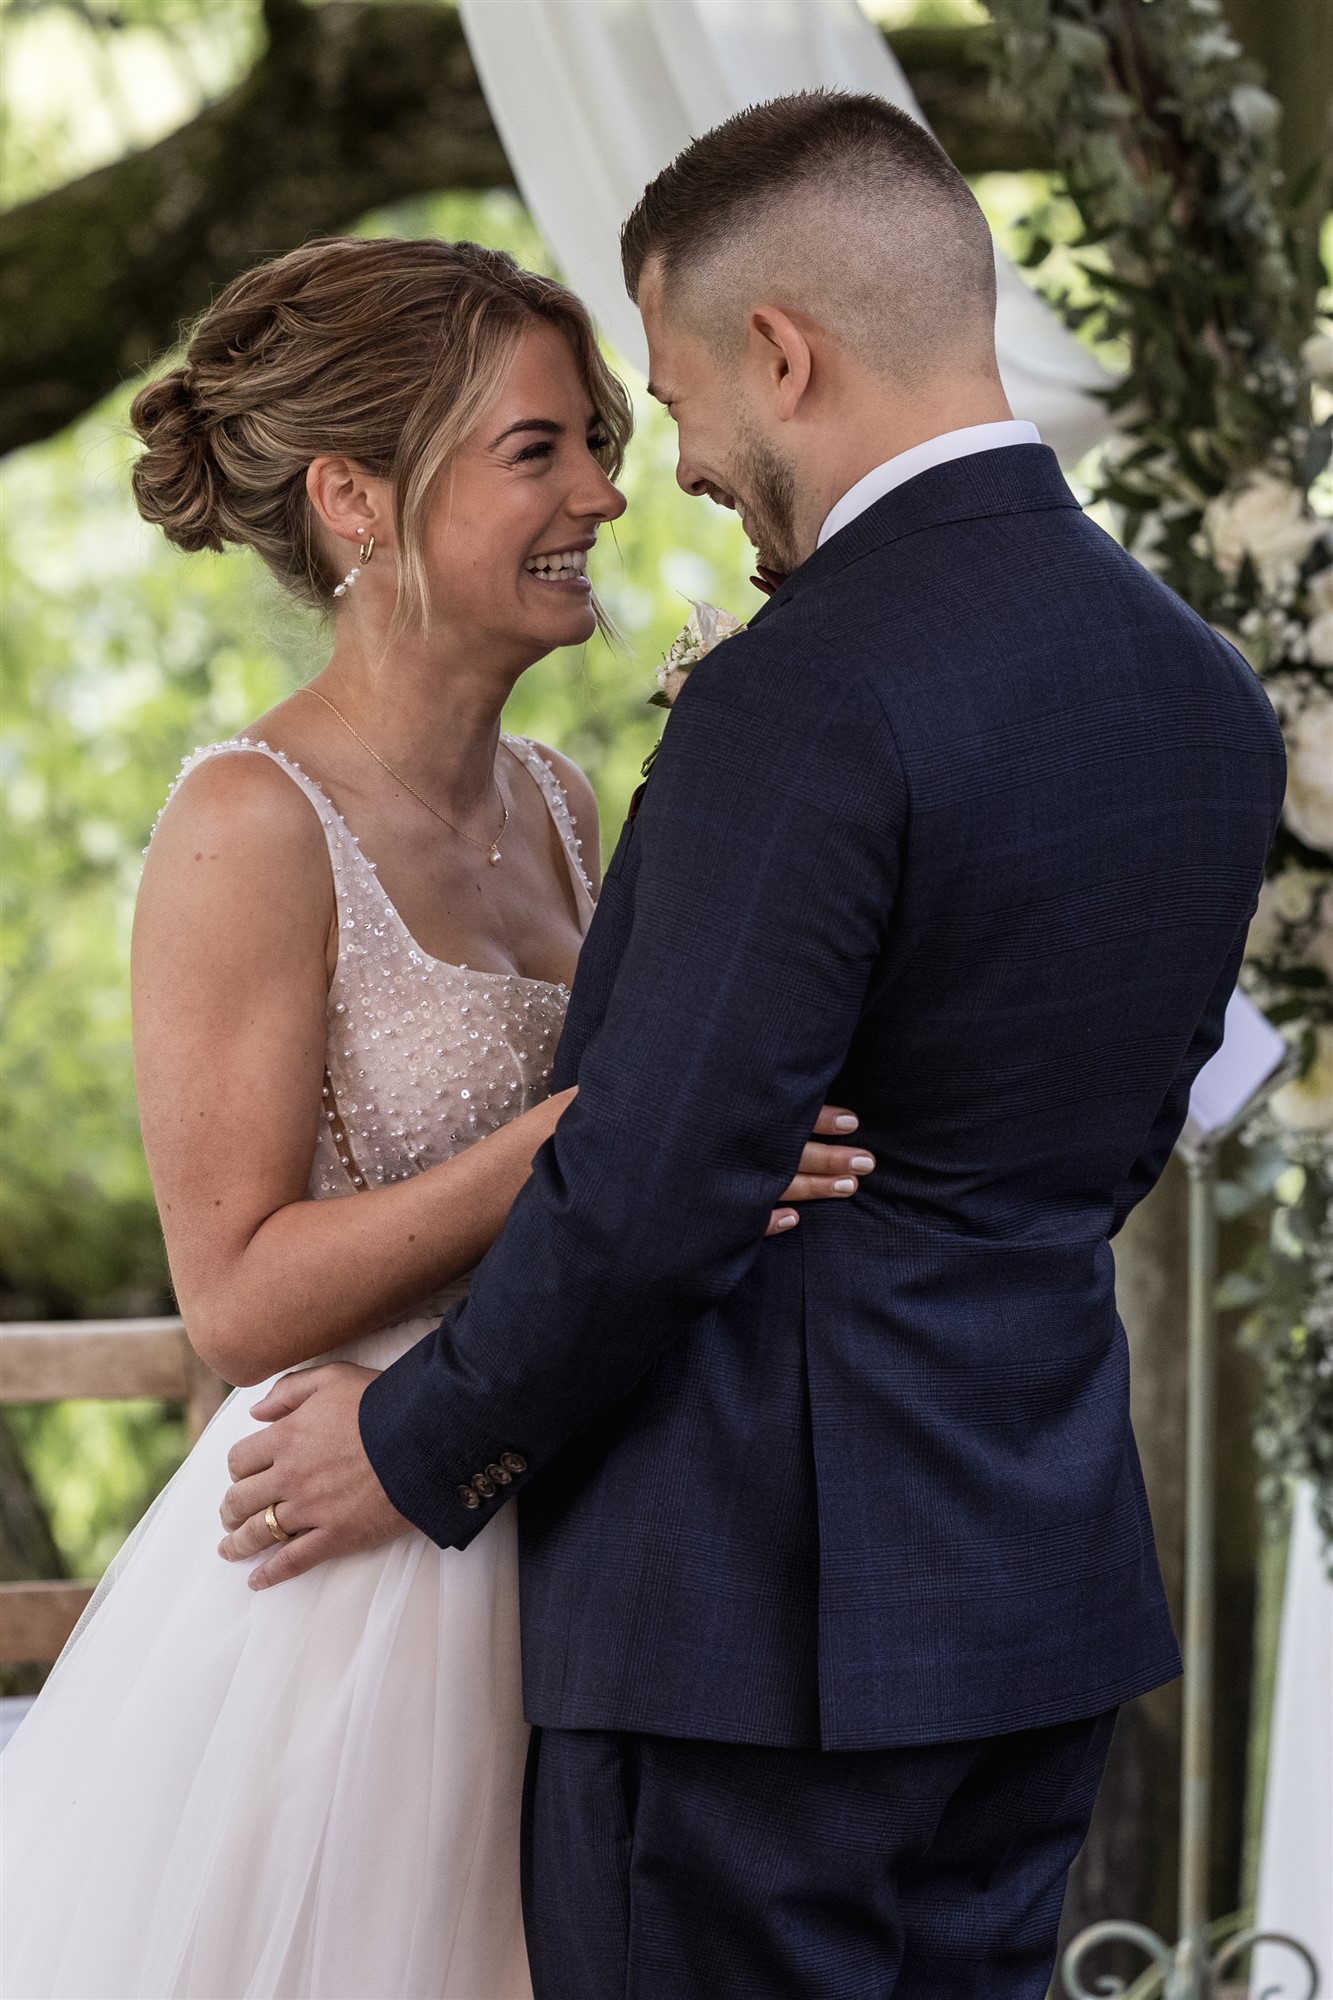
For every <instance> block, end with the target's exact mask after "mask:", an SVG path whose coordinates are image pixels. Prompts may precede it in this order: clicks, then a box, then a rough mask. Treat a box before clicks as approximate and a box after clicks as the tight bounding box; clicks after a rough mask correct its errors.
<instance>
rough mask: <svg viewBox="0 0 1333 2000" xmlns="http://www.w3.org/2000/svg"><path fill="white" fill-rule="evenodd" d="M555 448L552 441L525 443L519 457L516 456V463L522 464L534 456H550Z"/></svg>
mask: <svg viewBox="0 0 1333 2000" xmlns="http://www.w3.org/2000/svg"><path fill="white" fill-rule="evenodd" d="M554 450H555V446H554V445H553V444H550V443H546V444H529V445H525V446H524V447H523V450H522V451H521V452H519V454H518V456H517V458H515V460H514V464H515V465H522V464H524V463H525V461H527V460H529V459H534V458H550V456H551V454H552V453H553V452H554Z"/></svg>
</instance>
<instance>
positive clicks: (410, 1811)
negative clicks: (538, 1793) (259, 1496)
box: [0, 1317, 531, 2000]
mask: <svg viewBox="0 0 1333 2000" xmlns="http://www.w3.org/2000/svg"><path fill="white" fill-rule="evenodd" d="M432 1324H434V1319H433V1317H432V1318H430V1319H423V1320H421V1321H417V1322H413V1323H411V1324H410V1325H408V1326H404V1327H400V1328H395V1329H393V1331H392V1333H391V1334H385V1335H377V1336H375V1337H374V1338H373V1339H372V1340H369V1341H365V1342H362V1343H359V1344H358V1346H357V1347H356V1348H355V1349H349V1350H346V1357H347V1358H348V1359H353V1358H355V1359H357V1360H364V1361H365V1362H366V1363H367V1364H368V1365H371V1366H383V1365H384V1364H385V1363H386V1362H387V1361H388V1360H390V1359H392V1358H393V1356H394V1354H396V1353H398V1352H401V1351H402V1350H403V1349H404V1348H405V1347H406V1346H408V1345H409V1344H410V1342H411V1341H412V1340H413V1339H415V1338H417V1337H419V1335H420V1334H422V1333H424V1332H425V1331H427V1330H428V1328H429V1326H430V1325H432ZM261 1393H262V1390H257V1389H247V1390H241V1391H238V1392H237V1393H236V1395H234V1396H233V1397H232V1398H231V1399H230V1400H229V1402H228V1403H227V1404H226V1405H225V1406H224V1407H223V1409H222V1410H221V1411H220V1412H219V1413H218V1415H217V1417H216V1418H215V1419H214V1420H213V1422H212V1424H211V1425H210V1426H209V1428H208V1430H207V1431H206V1432H205V1433H204V1435H203V1437H202V1438H201V1439H200V1440H199V1442H198V1444H197V1445H196V1446H195V1448H194V1450H193V1451H192V1452H191V1454H190V1457H189V1458H188V1460H187V1461H186V1463H185V1464H184V1466H182V1468H181V1470H180V1471H179V1472H178V1473H177V1475H176V1477H175V1478H174V1479H173V1481H172V1482H171V1484H170V1485H169V1486H168V1487H167V1488H166V1490H165V1492H163V1493H162V1495H161V1496H160V1497H159V1499H158V1500H157V1501H156V1503H155V1504H154V1506H153V1507H152V1508H151V1510H150V1511H149V1513H148V1514H147V1515H146V1516H145V1518H144V1520H143V1521H142V1522H141V1523H140V1525H139V1527H138V1528H137V1530H136V1531H135V1533H134V1535H133V1536H132V1537H131V1539H130V1541H129V1542H128V1543H127V1544H126V1546H125V1548H124V1549H123V1550H122V1552H121V1554H120V1556H119V1557H118V1558H117V1560H116V1562H115V1564H114V1565H113V1567H112V1570H111V1571H110V1572H109V1573H108V1576H107V1578H106V1579H105V1580H104V1581H103V1584H102V1585H101V1587H100V1588H99V1591H98V1593H97V1595H96V1597H95V1598H94V1600H93V1603H92V1604H91V1605H90V1607H89V1609H88V1612H87V1613H86V1615H85V1617H84V1618H83V1620H82V1621H81V1623H80V1625H79V1627H78V1629H77V1631H76V1632H75V1634H74V1636H73V1638H72V1639H71V1640H70V1643H69V1645H68V1646H67V1647H66V1649H65V1652H64V1653H63V1655H62V1656H61V1659H60V1661H59V1663H58V1665H57V1666H56V1668H55V1671H54V1673H53V1674H52V1676H51V1678H50V1680H49V1681H48V1683H47V1685H46V1687H45V1689H44V1690H43V1692H42V1694H41V1695H40V1697H39V1698H38V1700H37V1702H36V1704H35V1705H34V1707H33V1709H32V1710H31V1712H30V1713H29V1715H28V1716H27V1717H26V1718H25V1720H24V1722H23V1724H22V1725H21V1727H20V1728H19V1730H18V1731H17V1732H16V1734H15V1736H14V1738H13V1740H12V1742H11V1743H10V1745H9V1748H8V1749H7V1750H6V1751H5V1754H4V1756H3V1758H0V1810H2V1812H3V1819H2V1821H0V1870H2V1872H0V1967H2V1972H0V1992H3V1995H4V2000H56V1996H60V2000H187V1996H188V2000H527V1996H528V1995H530V1993H531V1986H530V1982H529V1978H528V1970H527V1959H526V1955H525V1951H524V1945H523V1927H522V1917H521V1912H520V1907H519V1811H520V1800H521V1789H522V1775H523V1760H524V1754H525V1750H526V1729H525V1726H524V1723H523V1718H522V1705H521V1696H520V1685H519V1645H518V1565H517V1556H516V1549H515V1540H514V1531H515V1520H514V1509H513V1508H512V1507H506V1508H504V1509H503V1510H502V1511H501V1512H500V1513H499V1514H497V1516H496V1518H495V1519H494V1520H493V1521H492V1522H491V1523H490V1525H489V1526H488V1527H486V1528H485V1529H484V1530H483V1532H482V1533H481V1534H480V1535H479V1536H478V1537H477V1539H476V1541H475V1542H474V1543H473V1544H472V1546H471V1547H470V1548H469V1549H468V1550H467V1551H466V1552H465V1553H462V1554H460V1553H459V1552H457V1551H456V1550H449V1549H446V1550H440V1549H437V1548H436V1547H435V1546H434V1545H433V1543H431V1542H429V1541H427V1540H426V1539H425V1538H424V1537H423V1536H421V1535H417V1534H412V1535H409V1536H405V1537H403V1538H402V1539H400V1540H399V1541H397V1542H394V1543H392V1544H391V1545H390V1546H389V1547H388V1548H385V1549H380V1550H374V1551H371V1552H369V1553H367V1554H365V1555H360V1556H355V1557H352V1558H350V1559H349V1560H347V1561H343V1562H336V1563H330V1564H327V1565H325V1566H324V1567H323V1568H321V1569H318V1570H315V1571H313V1572H311V1574H309V1575H308V1576H303V1577H300V1578H297V1579H296V1580H295V1581H294V1582H291V1583H286V1584H283V1585H281V1586H280V1587H278V1588H276V1589H272V1590H268V1591H263V1592H254V1591H251V1590H249V1589H248V1588H247V1586H246V1570H247V1565H243V1564H237V1565H231V1564H228V1563H224V1562H223V1561H221V1559H220V1558H219V1557H218V1556H217V1554H216V1553H215V1551H216V1547H217V1543H218V1539H219V1536H220V1533H221V1528H220V1524H219V1521H218V1512H217V1510H218V1503H219V1501H220V1499H221V1496H222V1493H223V1491H224V1490H225V1488H226V1485H227V1470H226V1459H227V1452H228V1450H229V1448H230V1446H231V1445H232V1443H233V1442H234V1441H235V1440H236V1439H237V1438H238V1437H240V1436H242V1435H243V1434H244V1433H245V1432H247V1431H249V1430H253V1429H254V1427H255V1426H254V1420H253V1419H252V1418H251V1417H250V1415H249V1408H250V1405H251V1404H253V1403H254V1402H255V1401H256V1400H257V1399H258V1396H259V1395H260V1394H261Z"/></svg>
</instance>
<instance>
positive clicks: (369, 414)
mask: <svg viewBox="0 0 1333 2000" xmlns="http://www.w3.org/2000/svg"><path fill="white" fill-rule="evenodd" d="M534 320H537V321H544V322H545V323H546V324H548V325H551V326H555V327H557V328H558V329H559V330H560V332H561V333H562V334H563V335H564V337H565V339H566V340H567V341H568V343H569V347H570V351H571V353H572V354H573V356H574V360H575V363H576V365H577V367H578V370H579V373H580V376H581V377H582V380H583V383H584V386H585V388H586V389H587V391H588V395H589V398H590V400H591V402H592V405H593V408H594V410H595V412H596V416H597V422H598V427H599V429H600V430H601V432H602V435H603V436H604V437H605V439H606V445H605V448H604V449H603V450H602V451H601V452H600V453H599V457H600V459H601V462H602V464H603V465H604V467H605V469H606V471H607V473H608V474H609V475H610V476H611V477H612V478H614V477H615V476H616V474H617V472H618V471H619V469H620V465H621V461H622V459H623V457H624V452H625V446H626V444H627V443H628V441H629V435H630V430H631V427H632V421H633V420H632V417H631V414H630V406H629V402H628V399H627V397H626V395H625V391H624V389H623V388H622V387H621V385H620V383H619V382H618V381H617V380H616V378H615V376H614V375H613V374H612V373H611V370H610V369H609V368H608V367H607V365H606V363H605V361H604V360H603V359H602V356H601V353H600V352H599V350H598V346H597V336H596V334H595V332H594V330H593V325H592V321H591V320H590V319H589V317H588V314H587V311H586V309H585V308H584V306H583V304H582V303H581V301H580V300H579V299H577V298H576V297H575V296H574V294H573V293H572V292H569V291H567V290H566V289H565V287H564V286H563V285H558V284H556V283H555V282H554V281H553V280H552V279H550V278H544V277H540V276H538V274H537V273H536V272H533V271H525V270H522V269H521V268H520V267H519V265H517V264H516V263H515V262H514V260H513V258H512V257H509V256H507V255H506V254H505V253H504V252H503V251H500V250H488V249H484V248H483V247H482V246H481V245H479V244H476V243H443V242H439V241H437V240H434V239H431V238H425V239H422V240H419V241H405V240H403V239H402V238H398V237H391V238H362V237H334V238H327V239H324V240H322V241H319V242H314V243H307V244H306V245H305V246H304V247H303V248H302V249H300V250H293V251H291V252H289V254H288V255H287V256H285V257H279V258H276V259H275V260H274V261H273V262H272V263H268V264H261V265H258V266H257V267H256V268H255V269H254V270H252V271H246V272H245V273H243V275H242V276H241V277H239V278H235V279H233V281H232V283H231V284H229V285H228V286H227V288H226V290H225V291H223V292H222V293H221V294H220V295H219V296H218V298H217V299H216V300H215V301H214V302H213V304H212V305H211V306H210V307H209V308H208V310H207V311H206V312H205V313H204V314H203V315H202V317H201V318H200V319H199V321H198V322H197V323H196V325H195V327H194V330H193V332H192V333H191V335H190V339H189V345H188V347H187V348H186V353H185V361H184V364H183V365H182V366H181V367H179V368H173V369H172V370H171V371H170V372H169V373H168V374H166V375H163V376H161V377H159V379H158V380H157V381H155V382H151V383H149V385H148V386H147V388H145V389H142V390H140V392H139V394H138V395H137V396H136V397H135V399H134V403H133V406H132V409H131V413H130V414H131V420H132V422H133V424H134V428H135V430H136V431H137V432H138V434H139V436H140V437H141V438H142V439H143V441H144V443H145V445H146V446H147V450H146V451H145V452H144V453H143V454H142V456H141V457H140V458H139V459H138V461H137V462H136V464H135V467H134V473H133V481H134V497H135V499H136V501H137V502H138V507H139V512H140V513H141V514H142V515H143V517H144V519H145V520H147V521H154V522H156V523H157V525H158V526H159V527H160V528H161V529H162V530H163V532H164V533H165V534H166V536H167V538H168V540H169V541H172V542H174V543H175V544H176V546H177V547H178V548H182V549H189V550H196V549H221V548H222V547H223V546H224V544H226V543H228V542H234V543H242V544H244V545H245V546H246V547H247V548H252V549H254V550H255V551H256V553H257V554H258V555H260V556H262V557H263V559H264V561H265V562H266V563H267V564H268V567H269V568H270V570H272V572H273V574H274V576H275V577H277V579H278V581H279V582H280V583H281V584H283V585H285V587H286V588H287V589H288V590H290V591H291V592H292V594H293V596H295V597H297V598H299V599H300V600H301V601H302V602H303V603H305V604H308V605H311V606H313V607H314V608H316V609H318V610H329V609H331V608H332V605H333V592H334V587H335V585H336V584H337V583H338V582H339V581H340V572H339V571H338V569H337V568H336V566H335V565H334V563H333V562H332V561H331V559H330V557H329V555H328V554H327V553H326V552H325V549H324V547H323V546H322V544H321V541H320V537H319V535H318V532H317V524H316V516H315V512H314V509H313V508H312V506H311V504H310V500H309V497H308V495H307V493H306V484H305V482H306V471H307V469H308V467H309V465H310V463H311V461H312V459H315V458H318V457H321V456H324V455H330V456H336V457H346V458H350V459H354V460H355V461H356V462H357V464H358V465H360V466H361V467H363V468H364V470H365V471H366V472H368V473H370V474H371V476H372V477H374V478H379V479H387V480H389V481H390V482H391V483H392V487H393V494H394V513H395V526H396V529H397V537H398V548H399V568H398V597H397V604H396V607H395V611H394V625H395V627H396V628H399V629H401V627H402V626H403V625H404V624H405V623H406V622H407V621H409V620H410V619H412V618H413V616H414V615H415V617H417V618H419V619H420V620H421V621H422V622H423V623H424V622H425V621H426V619H427V618H428V616H429V613H430V596H429V590H428V585H427V578H426V569H425V563H424V560H423V555H422V545H423V537H424V532H425V526H426V518H427V514H428V512H429V508H430V503H431V499H432V496H433V494H434V492H435V488H436V485H437V483H438V481H439V479H440V476H441V474H442V472H443V471H444V470H445V468H446V466H447V465H448V463H449V461H450V459H451V458H452V457H453V455H454V454H455V453H456V452H457V451H458V449H459V447H460V446H461V445H462V444H463V442H464V440H465V439H466V438H467V437H468V436H470V434H471V433H472V431H473V430H474V429H475V427H476V425H477V423H478V422H479V421H480V419H481V417H482V415H483V413H484V411H485V410H486V408H487V406H488V405H489V403H490V402H491V400H492V398H493V397H494V396H495V395H496V393H497V392H498V390H499V388H500V385H501V382H502V381H503V379H504V375H505V372H506V370H507V368H508V366H509V363H510V360H511V359H512V356H513V354H514V351H515V348H516V347H517V345H518V342H519V340H520V338H521V337H522V335H523V333H524V331H525V329H526V328H527V327H528V326H530V325H531V324H532V322H533V321H534Z"/></svg>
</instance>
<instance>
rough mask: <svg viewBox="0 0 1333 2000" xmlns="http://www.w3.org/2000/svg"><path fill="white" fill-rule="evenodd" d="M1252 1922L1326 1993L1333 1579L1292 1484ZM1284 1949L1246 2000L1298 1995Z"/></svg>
mask: <svg viewBox="0 0 1333 2000" xmlns="http://www.w3.org/2000/svg"><path fill="white" fill-rule="evenodd" d="M1255 1920H1256V1922H1257V1923H1258V1926H1259V1928H1260V1930H1265V1931H1285V1932H1286V1934H1287V1936H1288V1937H1294V1938H1296V1939H1298V1940H1299V1942H1300V1943H1301V1944H1303V1945H1304V1946H1305V1948H1306V1950H1307V1951H1310V1952H1312V1953H1313V1954H1314V1959H1315V1963H1316V1964H1317V1965H1318V1967H1319V1973H1320V1984H1319V1990H1320V1992H1321V1993H1327V1992H1329V1991H1330V1989H1333V1581H1330V1578H1329V1575H1328V1570H1327V1568H1326V1564H1325V1555H1324V1550H1323V1548H1322V1547H1321V1545H1320V1535H1319V1528H1318V1525H1317V1523H1316V1521H1315V1512H1314V1504H1313V1501H1312V1498H1311V1491H1310V1488H1309V1486H1308V1485H1302V1486H1300V1487H1298V1488H1297V1492H1296V1503H1295V1509H1294V1514H1293V1518H1292V1524H1291V1554H1290V1557H1289V1559H1288V1564H1287V1584H1286V1591H1285V1593H1284V1596H1283V1603H1282V1633H1281V1638H1280V1640H1279V1642H1278V1661H1277V1687H1276V1690H1275V1694H1274V1701H1273V1734H1272V1738H1271V1741H1270V1744H1269V1751H1268V1787H1267V1792H1266V1795H1265V1798H1264V1830H1263V1843H1262V1846H1261V1849H1260V1855H1259V1889H1258V1895H1257V1897H1256V1899H1255ZM1304 1991H1305V1981H1304V1975H1303V1974H1302V1972H1301V1969H1300V1966H1299V1965H1298V1964H1297V1962H1296V1961H1295V1959H1294V1958H1293V1957H1292V1954H1291V1953H1290V1952H1289V1951H1283V1950H1280V1949H1279V1948H1278V1947H1276V1946H1270V1945H1266V1946H1263V1947H1261V1949H1260V1950H1258V1951H1257V1952H1256V1953H1255V1955H1254V1968H1253V1972H1252V1975H1251V1979H1250V1993H1251V1995H1252V1996H1253V2000H1260V1997H1261V1996H1262V1995H1264V1994H1267V1993H1275V1994H1299V1993H1303V1992H1304Z"/></svg>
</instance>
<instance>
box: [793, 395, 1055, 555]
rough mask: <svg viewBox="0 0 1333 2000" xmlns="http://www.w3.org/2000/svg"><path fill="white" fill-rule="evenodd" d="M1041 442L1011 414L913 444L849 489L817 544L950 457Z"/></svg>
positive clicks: (1036, 432) (1034, 430)
mask: <svg viewBox="0 0 1333 2000" xmlns="http://www.w3.org/2000/svg"><path fill="white" fill-rule="evenodd" d="M1040 443H1041V433H1040V431H1039V430H1038V429H1037V426H1036V425H1035V424H1029V423H1024V422H1021V421H1019V420H1018V419H1017V418H1013V417H1010V418H1007V419H1006V420H1005V421H1004V422H1003V423H998V424H969V425H968V426H967V427H966V429H965V430H960V431H944V432H942V433H941V434H940V436H939V437H933V438H927V439H926V441H925V443H924V444H914V445H913V446H912V447H911V449H910V451H900V452H899V453H898V455H897V457H896V458H889V459H886V460H885V461H884V463H883V465H877V466H876V467H875V469H874V471H873V472H867V474H866V475H865V478H864V479H858V480H857V482H856V484H855V486H851V487H849V488H848V490H847V491H846V492H845V493H844V494H843V496H842V498H841V500H839V501H838V503H837V505H836V506H835V507H834V508H833V510H832V512H831V513H830V515H829V517H828V519H827V520H826V521H825V523H824V525H823V527H822V528H821V529H820V531H819V542H818V544H817V546H818V547H820V548H822V547H823V546H824V543H825V542H826V541H827V540H828V539H829V537H830V535H836V534H837V532H838V530H839V529H840V528H845V527H846V526H847V524H848V522H849V521H854V520H855V519H856V517H857V515H858V514H864V513H865V510H866V508H867V507H873V506H874V504H875V502H876V501H877V500H882V499H883V498H884V495H885V494H886V493H892V491H893V489H894V487H895V486H904V485H906V483H907V481H908V480H909V479H915V478H916V476H917V474H918V473H919V472H928V471H929V470H930V468H931V466H932V465H947V464H948V462H949V460H950V459H951V458H967V457H968V456H969V455H970V454H971V453H972V452H974V451H998V450H999V449H1000V447H1001V446H1002V445H1008V444H1040Z"/></svg>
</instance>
